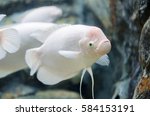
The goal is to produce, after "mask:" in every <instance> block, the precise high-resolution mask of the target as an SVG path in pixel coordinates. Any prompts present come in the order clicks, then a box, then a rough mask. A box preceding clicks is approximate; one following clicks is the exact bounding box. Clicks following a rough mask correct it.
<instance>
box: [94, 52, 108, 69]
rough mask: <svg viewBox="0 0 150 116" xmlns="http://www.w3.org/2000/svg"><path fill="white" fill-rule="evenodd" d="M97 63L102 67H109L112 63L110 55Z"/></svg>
mask: <svg viewBox="0 0 150 116" xmlns="http://www.w3.org/2000/svg"><path fill="white" fill-rule="evenodd" d="M96 63H97V64H99V65H102V66H108V65H109V63H110V61H109V57H108V55H103V56H102V57H100V58H99V59H98V60H97V61H96Z"/></svg>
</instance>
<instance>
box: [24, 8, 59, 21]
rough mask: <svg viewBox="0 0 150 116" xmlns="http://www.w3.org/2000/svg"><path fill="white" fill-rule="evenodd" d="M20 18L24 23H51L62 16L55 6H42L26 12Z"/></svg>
mask: <svg viewBox="0 0 150 116" xmlns="http://www.w3.org/2000/svg"><path fill="white" fill-rule="evenodd" d="M25 14H26V15H25V16H24V17H23V18H22V21H21V22H22V23H25V22H53V21H54V20H56V19H57V18H58V17H60V16H61V15H62V10H61V9H60V8H58V7H56V6H44V7H39V8H35V9H33V10H29V11H27V13H25Z"/></svg>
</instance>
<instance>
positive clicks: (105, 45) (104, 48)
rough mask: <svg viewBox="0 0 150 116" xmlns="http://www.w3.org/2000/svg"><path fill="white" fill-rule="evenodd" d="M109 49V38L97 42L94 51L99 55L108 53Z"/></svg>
mask: <svg viewBox="0 0 150 116" xmlns="http://www.w3.org/2000/svg"><path fill="white" fill-rule="evenodd" d="M110 50H111V43H110V41H109V40H103V41H101V42H100V43H99V45H98V47H97V49H96V51H97V53H98V54H99V55H104V54H107V53H109V52H110Z"/></svg>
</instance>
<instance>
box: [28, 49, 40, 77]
mask: <svg viewBox="0 0 150 116" xmlns="http://www.w3.org/2000/svg"><path fill="white" fill-rule="evenodd" d="M25 60H26V63H27V65H28V66H29V68H30V69H31V72H30V75H31V76H32V75H33V74H34V73H35V72H36V71H37V70H38V68H39V66H40V64H41V62H40V55H39V54H38V48H33V49H29V50H27V51H26V55H25Z"/></svg>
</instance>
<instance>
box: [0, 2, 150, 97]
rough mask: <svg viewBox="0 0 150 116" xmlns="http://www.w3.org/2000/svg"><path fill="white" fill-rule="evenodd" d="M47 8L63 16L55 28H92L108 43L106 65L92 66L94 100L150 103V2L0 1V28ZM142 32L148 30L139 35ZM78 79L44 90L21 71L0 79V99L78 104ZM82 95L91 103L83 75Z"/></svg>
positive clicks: (26, 72) (40, 84)
mask: <svg viewBox="0 0 150 116" xmlns="http://www.w3.org/2000/svg"><path fill="white" fill-rule="evenodd" d="M51 5H54V6H57V7H59V8H61V9H62V11H63V14H62V16H61V17H60V18H58V19H57V20H56V21H55V23H58V24H63V23H69V24H85V25H94V26H97V27H100V28H101V29H102V30H103V31H104V33H105V35H106V36H107V37H108V39H109V40H110V41H111V44H112V49H111V52H110V53H109V54H108V56H109V59H110V65H109V66H108V67H107V66H99V65H97V64H94V65H93V66H92V69H93V74H94V80H95V89H94V91H95V98H96V99H111V98H114V99H124V98H133V95H134V94H136V95H134V96H136V98H150V79H149V78H150V57H149V55H150V47H149V46H150V21H149V20H150V19H149V16H150V10H149V9H150V1H149V0H0V14H1V13H3V14H6V15H7V16H8V17H7V18H6V19H4V21H2V22H1V23H0V25H5V24H11V23H15V21H17V20H19V16H20V14H21V13H22V12H24V11H26V10H29V9H32V8H37V7H41V6H51ZM144 24H145V25H144ZM143 28H146V29H147V31H145V32H142V30H143ZM143 34H144V35H143ZM145 46H148V47H145ZM145 70H146V72H145V73H146V74H145V73H144V71H145ZM143 73H144V74H143ZM145 75H146V76H145ZM80 77H81V74H79V75H77V76H76V77H74V78H72V79H69V80H65V81H63V82H60V83H59V84H56V85H53V86H48V85H44V84H42V83H41V82H39V81H38V80H37V78H36V75H34V76H33V77H30V75H29V69H25V70H21V71H19V72H16V73H13V74H11V75H9V76H7V77H5V78H2V79H0V98H2V99H9V98H16V99H19V98H25V99H28V98H32V99H40V98H41V99H54V98H56V99H72V98H73V99H79V98H80V96H79V85H80ZM82 95H83V98H85V99H90V98H91V79H90V76H89V74H88V73H87V74H86V75H85V76H84V80H83V84H82Z"/></svg>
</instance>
